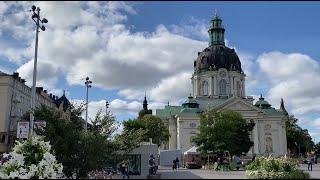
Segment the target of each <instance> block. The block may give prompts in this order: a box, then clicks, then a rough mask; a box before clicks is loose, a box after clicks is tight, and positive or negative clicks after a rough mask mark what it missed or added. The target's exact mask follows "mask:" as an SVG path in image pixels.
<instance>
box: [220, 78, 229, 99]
mask: <svg viewBox="0 0 320 180" xmlns="http://www.w3.org/2000/svg"><path fill="white" fill-rule="evenodd" d="M226 85H227V82H226V80H224V79H222V80H220V82H219V88H220V95H227V87H226Z"/></svg>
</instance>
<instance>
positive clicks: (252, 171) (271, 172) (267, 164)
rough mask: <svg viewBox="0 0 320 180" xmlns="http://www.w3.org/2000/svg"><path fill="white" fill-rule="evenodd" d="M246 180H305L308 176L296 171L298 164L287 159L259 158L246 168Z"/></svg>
mask: <svg viewBox="0 0 320 180" xmlns="http://www.w3.org/2000/svg"><path fill="white" fill-rule="evenodd" d="M246 177H247V178H248V179H306V178H309V174H308V173H305V172H303V171H302V170H299V169H298V162H297V161H296V160H292V159H288V158H274V157H269V158H266V157H260V158H256V160H255V161H254V162H251V163H250V164H248V165H247V166H246Z"/></svg>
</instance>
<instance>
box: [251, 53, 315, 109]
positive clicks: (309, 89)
mask: <svg viewBox="0 0 320 180" xmlns="http://www.w3.org/2000/svg"><path fill="white" fill-rule="evenodd" d="M257 62H258V63H259V66H260V69H261V71H262V72H263V73H264V75H266V76H265V77H266V79H267V80H268V81H269V82H270V85H271V87H270V90H269V93H268V94H269V98H270V102H272V104H277V105H279V103H280V98H281V97H283V98H284V100H285V101H286V104H287V105H288V106H289V107H290V108H291V109H292V112H293V113H294V114H296V115H304V114H306V113H311V112H320V111H319V109H320V91H319V89H320V78H318V77H320V65H319V62H317V61H316V60H314V59H312V58H310V57H309V56H307V55H304V54H299V53H291V54H284V53H281V52H270V53H264V54H262V55H261V56H259V57H258V60H257Z"/></svg>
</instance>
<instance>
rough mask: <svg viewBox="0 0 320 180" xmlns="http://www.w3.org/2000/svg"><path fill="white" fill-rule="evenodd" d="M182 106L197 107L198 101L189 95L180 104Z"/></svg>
mask: <svg viewBox="0 0 320 180" xmlns="http://www.w3.org/2000/svg"><path fill="white" fill-rule="evenodd" d="M182 107H183V108H199V103H198V102H197V100H195V99H193V97H192V96H191V95H190V96H189V97H188V99H187V100H186V101H185V102H184V103H183V104H182Z"/></svg>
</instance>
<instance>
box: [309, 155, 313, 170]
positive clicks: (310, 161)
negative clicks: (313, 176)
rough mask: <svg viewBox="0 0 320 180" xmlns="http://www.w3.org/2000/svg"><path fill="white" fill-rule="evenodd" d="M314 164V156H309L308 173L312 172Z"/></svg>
mask: <svg viewBox="0 0 320 180" xmlns="http://www.w3.org/2000/svg"><path fill="white" fill-rule="evenodd" d="M313 163H314V156H313V155H310V156H309V158H308V171H310V170H311V171H312V164H313Z"/></svg>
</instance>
